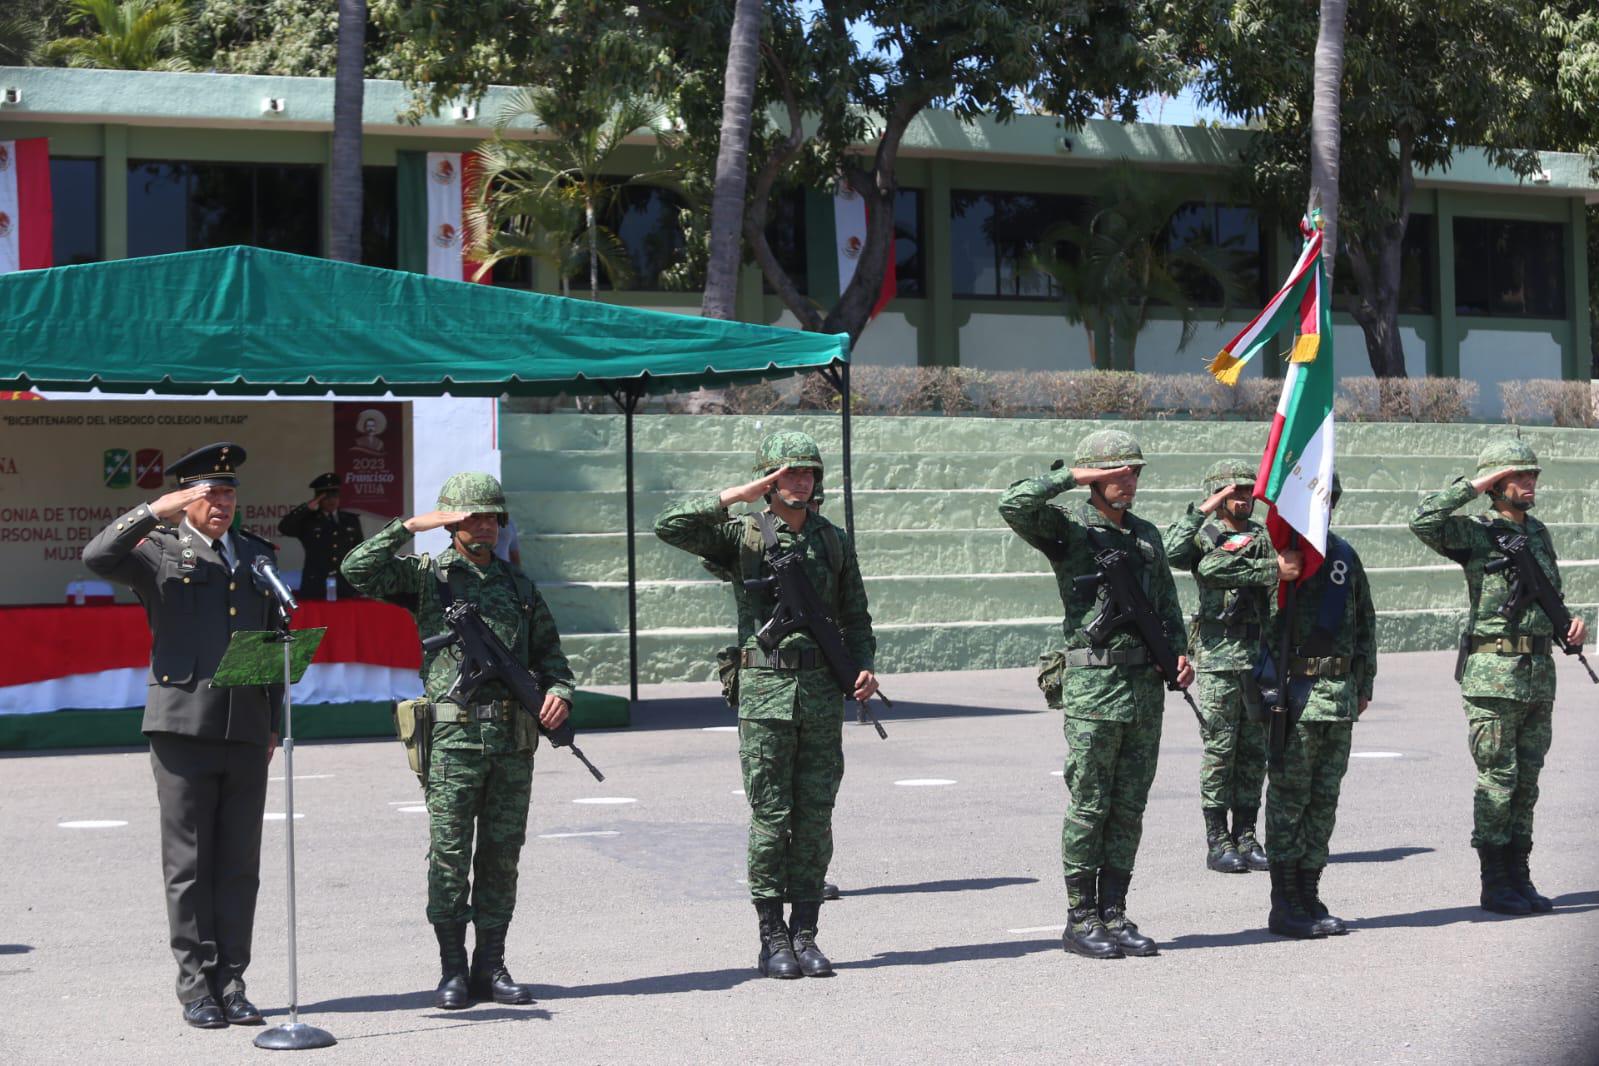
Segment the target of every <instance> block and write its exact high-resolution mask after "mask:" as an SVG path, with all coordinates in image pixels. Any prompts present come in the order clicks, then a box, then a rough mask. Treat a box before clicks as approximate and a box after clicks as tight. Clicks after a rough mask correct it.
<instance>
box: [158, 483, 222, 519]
mask: <svg viewBox="0 0 1599 1066" xmlns="http://www.w3.org/2000/svg"><path fill="white" fill-rule="evenodd" d="M210 491H211V487H210V486H209V485H190V486H189V487H188V488H186V489H177V490H175V491H173V492H169V493H167V494H166V495H165V496H162V497H161V498H160V499H158V500H156V501H155V502H154V503H152V504H151V505H150V513H151V514H153V515H155V516H156V517H157V518H159V519H161V521H163V522H171V521H174V520H175V519H176V518H177V517H178V516H179V515H181V514H182V513H183V511H184V508H186V507H188V506H189V504H191V503H193V502H194V501H195V500H203V499H205V495H206V493H208V492H210Z"/></svg>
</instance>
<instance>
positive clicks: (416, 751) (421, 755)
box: [394, 700, 433, 788]
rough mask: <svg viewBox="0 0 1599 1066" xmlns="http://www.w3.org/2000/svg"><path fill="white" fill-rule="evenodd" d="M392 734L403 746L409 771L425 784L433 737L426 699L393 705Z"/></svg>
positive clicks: (429, 707)
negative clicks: (430, 743)
mask: <svg viewBox="0 0 1599 1066" xmlns="http://www.w3.org/2000/svg"><path fill="white" fill-rule="evenodd" d="M394 735H395V736H397V737H399V738H400V744H401V745H403V746H404V748H405V761H406V763H407V764H408V765H409V766H410V767H411V772H412V773H413V774H415V775H416V776H417V780H418V781H420V782H422V785H423V787H424V788H425V787H426V786H427V778H428V755H429V754H430V752H429V750H428V749H429V741H430V740H431V739H432V737H433V705H432V704H431V703H429V702H428V701H427V700H401V701H400V702H399V703H396V704H395V705H394Z"/></svg>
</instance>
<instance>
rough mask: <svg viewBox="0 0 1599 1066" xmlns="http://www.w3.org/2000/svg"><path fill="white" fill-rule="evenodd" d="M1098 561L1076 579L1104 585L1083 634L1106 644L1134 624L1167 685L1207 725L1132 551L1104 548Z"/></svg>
mask: <svg viewBox="0 0 1599 1066" xmlns="http://www.w3.org/2000/svg"><path fill="white" fill-rule="evenodd" d="M1094 563H1095V565H1097V566H1098V567H1099V570H1098V571H1097V572H1096V573H1092V574H1083V575H1081V576H1080V577H1075V578H1073V579H1072V583H1073V584H1075V585H1076V586H1078V587H1079V588H1082V589H1086V590H1096V589H1098V588H1100V586H1104V590H1105V604H1104V606H1103V607H1101V608H1100V609H1099V613H1098V614H1097V615H1095V616H1094V618H1093V620H1092V621H1090V622H1089V623H1088V624H1087V625H1086V626H1084V627H1083V635H1084V636H1086V637H1087V638H1088V643H1089V644H1090V645H1091V646H1093V647H1096V648H1097V647H1103V646H1104V644H1105V641H1107V640H1109V639H1110V635H1111V634H1112V633H1114V632H1115V631H1116V630H1118V629H1120V628H1122V627H1123V626H1129V625H1130V626H1132V627H1133V632H1135V633H1136V634H1137V635H1138V639H1139V640H1141V641H1143V643H1144V650H1146V651H1147V652H1149V658H1150V660H1151V661H1152V662H1154V664H1155V668H1156V669H1157V670H1159V671H1160V672H1161V673H1162V674H1164V675H1165V678H1166V688H1167V689H1168V690H1170V691H1172V692H1180V693H1182V696H1183V699H1184V700H1185V701H1186V702H1187V703H1188V706H1189V707H1192V708H1193V711H1194V717H1195V718H1197V719H1199V724H1200V727H1201V728H1203V727H1204V725H1205V717H1204V715H1202V714H1200V713H1199V704H1197V703H1195V702H1194V697H1193V696H1191V695H1189V693H1188V690H1187V689H1185V688H1183V687H1182V686H1180V685H1179V684H1177V653H1176V652H1174V651H1173V650H1172V646H1171V640H1170V639H1169V638H1168V637H1167V636H1166V628H1165V626H1163V625H1162V624H1161V621H1160V618H1159V617H1158V616H1157V615H1156V614H1155V605H1154V604H1152V603H1150V602H1149V597H1148V596H1147V595H1145V594H1144V586H1143V585H1141V584H1139V581H1138V575H1137V574H1135V573H1133V565H1132V555H1131V554H1129V553H1128V552H1126V551H1124V550H1123V549H1121V548H1102V549H1100V550H1099V551H1097V552H1095V553H1094Z"/></svg>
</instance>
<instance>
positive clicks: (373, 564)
mask: <svg viewBox="0 0 1599 1066" xmlns="http://www.w3.org/2000/svg"><path fill="white" fill-rule="evenodd" d="M506 518H507V513H506V509H505V493H504V491H503V490H502V489H501V488H500V483H499V481H498V480H496V479H495V478H494V477H492V476H490V475H488V474H478V473H464V474H453V475H451V476H450V477H449V478H447V479H446V480H445V482H444V484H443V486H441V487H440V489H439V498H438V509H437V510H434V511H431V512H429V513H428V514H422V515H417V516H416V517H414V518H407V519H404V520H401V519H395V520H394V521H393V522H390V523H389V524H388V525H386V526H384V527H383V528H382V529H381V530H379V531H378V533H377V535H375V536H374V537H373V538H372V539H371V540H368V541H366V542H365V543H363V544H361V545H360V546H359V547H357V548H356V549H355V550H354V551H352V552H350V554H349V555H347V556H345V559H344V575H345V576H346V577H347V578H349V579H350V583H351V584H353V585H354V586H355V587H356V588H357V589H359V590H360V591H362V592H363V593H365V594H367V595H369V596H374V597H377V598H380V599H387V600H392V601H395V602H398V603H401V604H403V605H405V606H406V607H407V608H409V609H410V611H411V612H412V614H413V615H415V617H416V627H417V631H418V633H420V634H421V636H422V638H423V639H424V640H426V639H427V638H428V637H432V636H436V635H438V634H441V633H445V632H447V631H448V627H447V625H446V623H445V621H444V610H445V606H446V604H447V603H452V602H455V601H458V600H459V601H463V602H467V603H472V604H475V605H476V606H477V608H478V611H479V613H480V614H481V615H482V617H483V621H484V622H486V623H487V624H488V626H489V628H490V629H492V630H493V631H494V634H495V635H496V636H498V637H499V638H500V640H502V641H503V642H504V643H505V646H506V647H508V648H510V649H511V651H512V652H513V653H514V654H515V655H516V656H517V657H518V658H519V659H521V660H522V661H523V662H524V663H526V665H527V667H528V669H529V670H530V671H532V673H533V674H534V676H535V677H537V678H538V681H539V684H540V686H541V687H542V688H543V689H544V693H545V695H544V703H543V705H542V706H541V707H540V708H539V721H540V722H542V723H543V724H544V726H545V727H546V728H549V729H554V728H555V727H557V726H559V725H560V724H561V723H562V722H564V721H566V717H567V715H568V714H569V713H570V712H571V709H572V670H571V667H570V666H568V665H567V661H566V655H565V654H564V653H563V652H562V651H561V636H560V634H559V633H558V632H556V629H555V619H554V617H553V616H552V615H551V614H550V609H549V607H548V606H547V605H546V604H545V602H544V597H542V596H540V595H539V592H538V589H536V588H535V587H534V585H533V579H532V578H530V577H528V576H527V575H526V574H525V573H523V572H522V571H521V570H518V569H516V568H514V567H512V566H511V565H510V564H509V563H506V562H504V561H503V560H501V559H498V558H496V557H495V555H494V544H495V542H496V541H497V540H498V539H499V534H500V530H501V528H502V527H503V526H504V524H505V521H506ZM439 528H443V529H445V530H447V531H448V532H449V534H450V546H449V547H448V548H446V549H445V550H444V551H443V552H440V553H439V556H438V558H436V559H430V558H429V557H428V556H426V555H400V554H398V553H399V549H400V548H401V547H402V546H403V545H404V544H405V543H406V542H407V541H409V540H410V539H411V537H412V536H413V535H414V534H417V533H421V532H423V531H424V530H429V529H439ZM459 672H460V662H459V659H458V658H457V656H456V655H455V654H454V653H453V652H452V651H451V650H450V649H443V648H438V649H433V650H431V651H428V650H424V651H423V654H422V685H423V690H424V693H425V695H426V698H427V699H428V700H430V701H432V708H431V711H432V718H433V723H434V724H433V733H432V767H431V771H430V772H429V774H428V778H427V809H428V825H429V837H428V898H427V918H428V921H429V922H430V923H432V925H433V931H434V934H435V936H436V938H437V940H438V943H439V964H440V969H441V971H442V973H441V975H440V978H439V984H438V988H437V989H436V990H435V994H434V1002H435V1003H436V1004H437V1005H438V1006H439V1007H442V1008H444V1009H445V1010H456V1009H459V1008H461V1007H466V1006H469V1005H470V1004H471V1002H472V1000H473V999H477V1000H493V1001H494V1002H495V1003H510V1004H525V1003H532V1002H533V992H532V989H531V988H530V987H529V986H527V985H524V984H519V983H518V982H517V981H516V980H515V979H514V978H512V977H511V974H510V971H509V970H508V969H507V968H506V965H505V935H506V930H507V929H508V928H509V927H510V924H511V917H512V914H513V913H514V911H515V909H516V883H517V861H518V859H519V857H520V856H521V852H522V845H523V843H524V842H525V841H526V840H527V811H528V803H529V800H530V798H531V796H532V789H533V752H534V749H536V748H537V747H538V741H539V735H538V727H537V724H535V723H534V722H533V720H532V718H531V716H530V715H529V714H528V713H527V712H526V711H524V710H523V708H522V705H521V704H520V703H518V702H517V701H516V699H515V698H514V697H513V695H512V693H511V691H510V690H509V689H507V688H506V687H505V685H503V684H502V683H500V682H498V681H489V682H485V683H484V684H483V685H482V687H480V688H479V689H478V702H476V703H472V704H470V705H462V704H460V703H454V702H450V703H446V702H443V699H444V696H445V694H446V693H447V692H449V690H450V688H451V686H453V685H454V684H455V680H456V677H457V676H458V674H459ZM474 835H475V836H476V838H477V851H476V854H475V855H474V853H473V847H472V841H473V837H474ZM474 872H475V877H474V876H473V875H474ZM468 923H471V924H472V925H473V927H474V928H475V929H476V933H477V935H476V938H475V939H476V943H475V946H474V949H473V952H472V961H471V966H470V967H468V965H467V957H466V927H467V924H468Z"/></svg>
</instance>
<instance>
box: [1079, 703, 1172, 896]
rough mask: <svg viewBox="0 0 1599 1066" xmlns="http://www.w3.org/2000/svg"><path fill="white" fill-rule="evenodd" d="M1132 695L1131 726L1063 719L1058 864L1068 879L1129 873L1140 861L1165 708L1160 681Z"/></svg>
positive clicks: (1129, 724) (1119, 723) (1082, 719)
mask: <svg viewBox="0 0 1599 1066" xmlns="http://www.w3.org/2000/svg"><path fill="white" fill-rule="evenodd" d="M1145 688H1148V689H1149V690H1150V691H1147V692H1146V691H1143V690H1144V689H1145ZM1134 693H1135V697H1136V698H1137V704H1138V705H1137V707H1136V710H1135V713H1134V716H1133V720H1132V721H1131V722H1107V721H1101V720H1097V719H1089V718H1067V719H1066V725H1065V731H1066V775H1065V776H1066V787H1067V789H1069V790H1070V791H1071V802H1070V803H1069V804H1068V805H1067V807H1066V817H1065V818H1064V819H1063V820H1062V822H1061V827H1060V857H1061V868H1062V870H1063V871H1064V873H1065V876H1067V877H1072V876H1074V875H1077V874H1091V873H1094V872H1096V871H1097V870H1099V868H1100V867H1102V866H1109V867H1112V868H1114V869H1117V870H1125V871H1127V872H1128V873H1131V872H1132V869H1133V860H1134V859H1135V858H1137V856H1138V842H1139V840H1140V838H1141V837H1142V836H1143V834H1144V805H1145V804H1146V803H1147V802H1148V800H1149V786H1150V785H1152V784H1154V781H1155V764H1156V761H1157V759H1158V758H1159V756H1160V727H1161V716H1162V702H1163V701H1162V696H1161V685H1160V682H1159V681H1158V680H1154V681H1152V683H1151V684H1150V685H1148V686H1145V685H1138V686H1135V688H1134Z"/></svg>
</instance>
